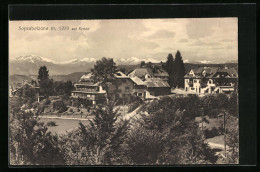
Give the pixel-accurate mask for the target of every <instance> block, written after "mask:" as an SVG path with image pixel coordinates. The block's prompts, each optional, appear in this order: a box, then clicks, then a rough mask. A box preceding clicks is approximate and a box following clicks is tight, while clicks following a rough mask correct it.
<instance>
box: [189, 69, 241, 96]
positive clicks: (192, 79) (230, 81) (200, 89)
mask: <svg viewBox="0 0 260 172" xmlns="http://www.w3.org/2000/svg"><path fill="white" fill-rule="evenodd" d="M237 80H238V74H237V72H236V70H235V69H234V68H227V67H225V68H218V67H201V68H198V69H191V70H190V71H189V72H188V73H187V74H186V75H185V76H184V83H185V91H187V92H192V93H198V94H199V93H203V94H204V93H231V92H235V91H237Z"/></svg>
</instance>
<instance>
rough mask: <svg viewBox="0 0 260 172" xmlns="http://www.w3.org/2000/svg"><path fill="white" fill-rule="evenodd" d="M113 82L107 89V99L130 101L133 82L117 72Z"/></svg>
mask: <svg viewBox="0 0 260 172" xmlns="http://www.w3.org/2000/svg"><path fill="white" fill-rule="evenodd" d="M114 76H115V82H114V83H111V84H110V86H109V88H108V97H109V99H117V98H125V99H130V97H131V95H132V94H133V90H134V82H133V81H132V80H131V79H130V77H129V76H126V75H125V74H124V73H123V72H121V71H117V72H116V73H115V74H114Z"/></svg>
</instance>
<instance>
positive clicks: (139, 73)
mask: <svg viewBox="0 0 260 172" xmlns="http://www.w3.org/2000/svg"><path fill="white" fill-rule="evenodd" d="M146 74H148V75H150V76H153V72H152V71H151V69H149V68H137V69H135V70H133V71H132V72H130V73H129V74H128V76H130V77H133V76H136V77H138V78H142V77H144V76H145V75H146Z"/></svg>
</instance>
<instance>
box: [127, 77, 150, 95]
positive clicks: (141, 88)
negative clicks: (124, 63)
mask: <svg viewBox="0 0 260 172" xmlns="http://www.w3.org/2000/svg"><path fill="white" fill-rule="evenodd" d="M130 79H131V80H132V81H133V83H134V89H133V94H134V95H136V96H138V97H140V98H141V99H145V98H146V92H147V91H146V90H147V84H146V83H145V82H144V81H142V80H141V79H140V78H138V77H130Z"/></svg>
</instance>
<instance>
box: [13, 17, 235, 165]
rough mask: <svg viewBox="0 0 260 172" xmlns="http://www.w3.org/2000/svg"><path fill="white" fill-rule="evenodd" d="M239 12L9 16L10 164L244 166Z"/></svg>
mask: <svg viewBox="0 0 260 172" xmlns="http://www.w3.org/2000/svg"><path fill="white" fill-rule="evenodd" d="M238 78H239V76H238V18H235V17H234V18H233V17H232V18H167V19H166V18H161V19H160V18H158V19H109V20H107V19H99V20H10V21H9V162H10V165H176V164H238V163H239V125H238V121H239V114H238Z"/></svg>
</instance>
